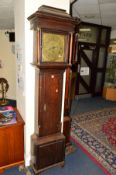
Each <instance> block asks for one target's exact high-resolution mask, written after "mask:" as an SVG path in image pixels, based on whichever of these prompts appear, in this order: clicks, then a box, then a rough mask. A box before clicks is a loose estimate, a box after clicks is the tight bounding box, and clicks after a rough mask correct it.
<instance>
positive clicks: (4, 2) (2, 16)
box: [0, 0, 14, 29]
mask: <svg viewBox="0 0 116 175" xmlns="http://www.w3.org/2000/svg"><path fill="white" fill-rule="evenodd" d="M13 28H14V0H0V29H13Z"/></svg>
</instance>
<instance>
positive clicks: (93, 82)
mask: <svg viewBox="0 0 116 175" xmlns="http://www.w3.org/2000/svg"><path fill="white" fill-rule="evenodd" d="M97 53H98V48H97V47H96V45H94V44H88V43H81V42H79V44H78V58H77V63H78V66H77V67H78V68H77V69H78V70H77V81H76V95H81V96H82V95H83V96H85V95H86V96H88V95H89V96H96V95H101V94H102V88H103V82H104V72H105V67H106V66H105V64H104V59H103V58H105V57H103V54H105V50H103V49H100V50H99V55H97ZM101 55H102V59H101ZM99 65H100V66H99Z"/></svg>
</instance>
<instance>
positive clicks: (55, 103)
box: [38, 70, 63, 136]
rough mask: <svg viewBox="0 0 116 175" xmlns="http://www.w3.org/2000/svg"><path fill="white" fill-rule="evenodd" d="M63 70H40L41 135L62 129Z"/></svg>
mask: <svg viewBox="0 0 116 175" xmlns="http://www.w3.org/2000/svg"><path fill="white" fill-rule="evenodd" d="M62 81H63V72H62V71H55V70H52V71H45V70H44V71H41V72H40V81H39V84H40V85H39V86H40V93H39V94H40V97H39V121H38V122H39V126H40V128H39V136H46V135H49V134H53V133H57V132H59V131H60V130H61V105H62V85H63V83H62Z"/></svg>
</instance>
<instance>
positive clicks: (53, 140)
mask: <svg viewBox="0 0 116 175" xmlns="http://www.w3.org/2000/svg"><path fill="white" fill-rule="evenodd" d="M31 143H32V159H31V163H32V167H33V170H34V172H35V173H40V172H42V171H44V170H46V169H48V168H51V167H54V166H58V165H60V166H62V167H63V166H64V159H65V137H64V135H63V134H61V133H57V134H53V135H50V136H45V137H38V136H37V135H36V134H34V135H32V137H31Z"/></svg>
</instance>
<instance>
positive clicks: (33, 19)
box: [28, 6, 78, 173]
mask: <svg viewBox="0 0 116 175" xmlns="http://www.w3.org/2000/svg"><path fill="white" fill-rule="evenodd" d="M28 20H29V21H30V24H31V29H33V34H34V35H33V36H34V42H33V43H34V52H33V53H34V56H33V63H32V64H33V65H34V66H35V68H36V69H35V71H36V80H35V81H36V91H35V96H36V98H35V100H36V101H35V103H36V104H37V105H36V106H37V107H36V109H35V110H36V116H35V120H36V122H35V123H36V124H35V133H34V134H33V135H32V137H31V143H32V160H31V161H32V165H33V169H34V171H35V172H37V173H39V172H41V171H43V170H45V169H47V168H50V167H52V166H56V165H59V164H60V165H64V159H65V136H64V135H63V134H62V132H61V128H62V122H61V111H62V105H63V103H64V101H63V82H64V81H63V79H64V72H65V70H66V68H68V67H70V66H71V59H72V50H73V47H72V46H73V40H74V36H75V31H76V26H77V24H78V21H77V20H75V19H74V18H72V17H70V15H68V14H67V13H66V11H65V10H61V9H56V8H52V7H49V6H41V7H40V8H39V9H38V11H37V12H35V13H34V14H32V15H31V16H30V17H29V18H28Z"/></svg>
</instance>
